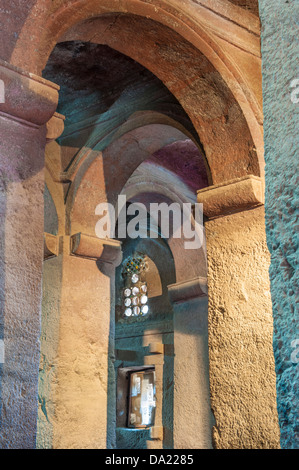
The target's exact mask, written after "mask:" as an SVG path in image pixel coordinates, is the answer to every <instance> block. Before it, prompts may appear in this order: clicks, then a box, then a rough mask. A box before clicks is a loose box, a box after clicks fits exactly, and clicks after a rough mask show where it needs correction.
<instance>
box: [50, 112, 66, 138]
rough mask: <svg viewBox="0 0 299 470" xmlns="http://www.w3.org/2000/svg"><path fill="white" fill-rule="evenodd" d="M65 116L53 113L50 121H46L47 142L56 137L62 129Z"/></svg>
mask: <svg viewBox="0 0 299 470" xmlns="http://www.w3.org/2000/svg"><path fill="white" fill-rule="evenodd" d="M64 121H65V116H63V115H62V114H59V113H54V114H53V116H52V117H51V119H50V121H48V122H47V142H52V141H53V140H56V139H58V137H60V136H61V134H62V133H63V131H64Z"/></svg>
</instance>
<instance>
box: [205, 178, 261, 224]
mask: <svg viewBox="0 0 299 470" xmlns="http://www.w3.org/2000/svg"><path fill="white" fill-rule="evenodd" d="M197 202H198V203H202V204H203V213H204V215H205V216H206V217H208V218H209V219H212V218H215V217H221V216H225V215H229V214H233V213H235V212H241V211H244V210H248V209H251V208H254V207H258V206H261V205H263V204H264V194H263V183H262V179H261V178H259V177H258V176H253V175H249V176H245V177H242V178H237V179H234V180H230V181H227V182H225V183H222V184H218V185H215V186H209V187H208V188H204V189H200V190H199V191H198V192H197Z"/></svg>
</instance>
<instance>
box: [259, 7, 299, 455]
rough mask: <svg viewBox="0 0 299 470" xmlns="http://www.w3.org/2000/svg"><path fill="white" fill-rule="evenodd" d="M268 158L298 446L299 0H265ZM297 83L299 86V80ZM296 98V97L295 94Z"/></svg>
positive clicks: (273, 247) (289, 412) (274, 290)
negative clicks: (297, 101) (294, 85)
mask: <svg viewBox="0 0 299 470" xmlns="http://www.w3.org/2000/svg"><path fill="white" fill-rule="evenodd" d="M259 8H260V18H261V23H262V32H261V39H262V41H261V45H262V72H263V100H264V140H265V161H266V204H265V208H266V231H267V242H268V247H269V250H270V253H271V267H270V279H271V295H272V302H273V316H274V354H275V362H276V374H277V405H278V414H279V421H280V429H281V447H282V448H289V449H290V448H293V449H294V448H298V447H299V424H298V401H299V399H298V385H299V364H298V363H297V364H296V362H297V360H298V359H296V357H297V358H298V357H299V354H296V351H295V349H294V343H293V342H294V341H295V340H296V339H298V338H299V331H298V310H297V309H296V300H297V301H298V285H299V282H298V233H299V230H298V228H299V227H298V203H299V190H298V186H299V185H298V149H299V132H298V129H299V103H296V102H295V101H296V96H297V98H299V89H298V92H297V94H296V90H295V88H292V87H291V84H292V82H293V80H295V79H298V82H299V61H298V55H299V47H298V42H299V30H298V27H299V1H298V0H288V1H286V0H260V2H259ZM297 86H298V85H297ZM292 98H293V99H292ZM294 98H295V99H294Z"/></svg>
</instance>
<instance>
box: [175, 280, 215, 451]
mask: <svg viewBox="0 0 299 470" xmlns="http://www.w3.org/2000/svg"><path fill="white" fill-rule="evenodd" d="M168 293H169V297H170V300H171V302H172V303H173V311H174V314H173V315H174V317H173V328H174V397H173V445H174V448H175V449H208V448H211V447H212V440H211V429H212V424H213V423H212V415H211V404H210V398H209V358H208V355H209V352H208V306H207V286H206V280H205V279H202V278H195V279H191V280H188V281H184V282H179V283H177V284H172V285H170V286H168Z"/></svg>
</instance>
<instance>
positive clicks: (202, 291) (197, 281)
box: [168, 277, 208, 303]
mask: <svg viewBox="0 0 299 470" xmlns="http://www.w3.org/2000/svg"><path fill="white" fill-rule="evenodd" d="M168 295H169V298H170V301H171V302H172V303H181V302H187V301H188V300H191V299H194V298H196V297H206V296H207V295H208V287H207V280H206V279H205V278H203V277H196V278H194V279H189V280H187V281H183V282H177V283H176V284H170V285H169V286H168Z"/></svg>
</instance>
